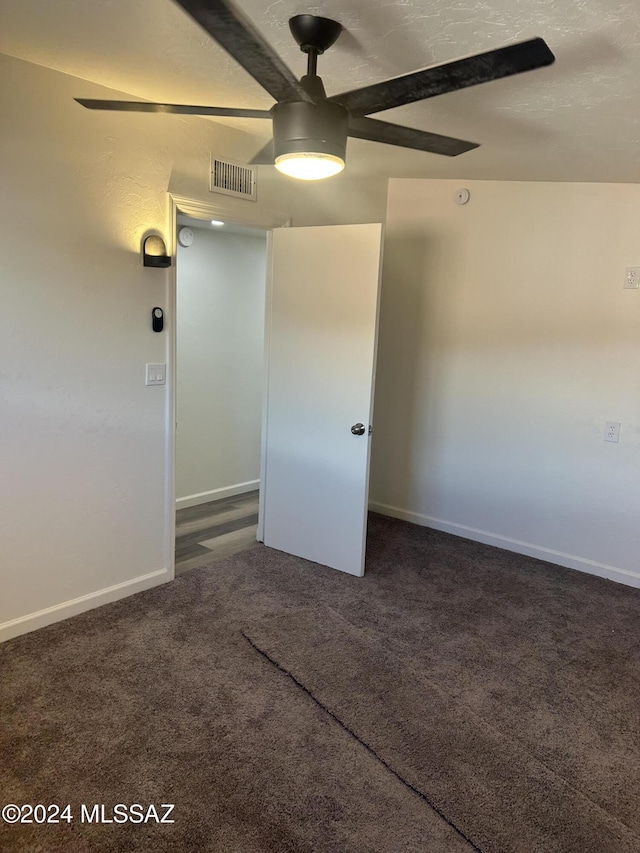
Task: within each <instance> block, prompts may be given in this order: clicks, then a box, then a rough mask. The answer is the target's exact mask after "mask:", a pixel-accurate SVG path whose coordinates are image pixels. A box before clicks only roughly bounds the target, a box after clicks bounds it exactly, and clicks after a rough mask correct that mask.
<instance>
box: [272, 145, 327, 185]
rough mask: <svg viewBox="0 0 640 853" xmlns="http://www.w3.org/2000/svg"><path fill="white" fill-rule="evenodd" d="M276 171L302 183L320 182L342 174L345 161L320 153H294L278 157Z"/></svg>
mask: <svg viewBox="0 0 640 853" xmlns="http://www.w3.org/2000/svg"><path fill="white" fill-rule="evenodd" d="M276 169H277V170H278V171H279V172H282V174H283V175H288V176H289V177H290V178H298V180H300V181H320V180H322V179H323V178H331V177H332V176H333V175H337V174H338V173H339V172H341V171H342V170H343V169H344V160H343V159H342V157H337V156H336V155H335V154H322V153H321V152H319V151H294V152H292V153H291V154H281V155H280V156H279V157H276Z"/></svg>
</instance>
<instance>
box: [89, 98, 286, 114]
mask: <svg viewBox="0 0 640 853" xmlns="http://www.w3.org/2000/svg"><path fill="white" fill-rule="evenodd" d="M74 100H76V101H77V102H78V103H79V104H81V105H82V106H83V107H86V108H87V109H88V110H118V111H119V112H126V113H177V114H179V115H187V116H229V117H231V118H271V112H270V111H269V110H245V109H234V108H232V107H193V106H189V105H188V104H152V103H149V102H148V101H99V100H95V99H94V98H74Z"/></svg>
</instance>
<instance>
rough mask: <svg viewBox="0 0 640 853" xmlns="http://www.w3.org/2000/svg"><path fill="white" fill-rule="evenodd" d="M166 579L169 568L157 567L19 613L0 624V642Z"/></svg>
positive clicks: (168, 577) (161, 582)
mask: <svg viewBox="0 0 640 853" xmlns="http://www.w3.org/2000/svg"><path fill="white" fill-rule="evenodd" d="M169 580H171V578H170V575H169V570H168V569H159V570H158V571H157V572H149V574H147V575H140V576H139V577H137V578H132V579H131V580H128V581H124V582H123V583H117V584H115V585H114V586H109V587H107V588H106V589H99V590H98V591H97V592H90V593H89V594H88V595H81V596H80V598H73V599H72V600H71V601H63V602H62V604H55V605H54V606H53V607H47V608H46V609H45V610H39V611H38V612H37V613H29V614H27V615H26V616H20V617H19V618H18V619H12V620H11V621H9V622H4V623H3V624H1V625H0V643H1V642H4V641H5V640H10V639H11V638H12V637H18V636H19V635H20V634H28V633H29V632H30V631H35V630H36V629H37V628H44V626H45V625H51V624H52V623H53V622H61V621H62V620H63V619H68V618H69V617H70V616H77V615H78V613H84V612H85V611H86V610H93V609H94V607H100V606H101V605H103V604H109V603H110V602H112V601H118V599H120V598H126V597H127V596H129V595H133V594H134V593H136V592H142V591H143V590H145V589H151V587H154V586H159V585H160V584H163V583H166V582H167V581H169Z"/></svg>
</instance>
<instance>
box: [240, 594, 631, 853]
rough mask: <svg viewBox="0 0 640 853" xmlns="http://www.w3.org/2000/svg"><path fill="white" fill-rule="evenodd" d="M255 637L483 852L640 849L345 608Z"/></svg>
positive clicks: (273, 621)
mask: <svg viewBox="0 0 640 853" xmlns="http://www.w3.org/2000/svg"><path fill="white" fill-rule="evenodd" d="M243 634H244V636H245V637H246V638H247V639H248V641H249V642H250V643H251V644H252V645H253V647H254V648H255V649H256V650H257V651H259V652H260V653H261V654H262V655H264V656H265V657H266V658H267V659H268V660H269V661H270V662H271V663H272V664H273V665H274V666H276V667H277V668H278V669H280V670H281V671H282V672H285V673H286V674H287V675H289V676H290V677H291V679H292V680H293V681H294V682H295V683H296V684H297V685H298V686H299V687H300V688H301V689H302V690H304V691H305V692H306V693H308V695H309V696H310V697H311V698H312V699H313V700H314V701H315V702H316V703H317V704H318V705H319V706H320V707H321V708H323V709H324V710H326V711H327V712H328V713H329V714H330V715H331V716H332V717H333V718H334V719H335V720H336V721H337V722H338V723H339V724H340V725H342V726H343V727H344V728H345V729H346V730H347V731H348V732H350V733H351V734H352V735H353V736H354V737H355V738H357V739H358V741H359V742H360V743H361V744H362V745H363V746H364V747H365V748H367V749H368V750H370V751H371V752H372V753H373V754H374V755H375V756H376V757H377V758H378V759H379V760H380V761H381V762H382V763H383V764H384V766H385V767H387V768H388V769H389V770H390V771H391V772H392V773H394V774H395V775H396V776H397V777H398V778H399V779H402V780H403V781H404V782H405V784H406V785H407V786H408V787H409V788H410V789H411V790H413V791H415V792H416V793H419V794H420V795H421V796H422V797H423V798H424V799H425V801H426V802H428V803H429V804H430V805H431V806H432V807H433V808H435V809H436V810H437V811H438V813H439V814H440V815H442V816H443V817H444V818H445V819H446V820H448V821H449V822H450V823H451V824H452V825H453V826H455V827H456V828H457V829H458V830H459V832H460V833H461V834H462V835H463V837H464V838H465V839H467V840H468V841H469V842H470V843H471V844H473V846H474V847H475V848H476V849H478V850H482V851H486V853H527V851H530V850H544V851H547V853H551V851H561V850H580V851H582V853H623V851H627V853H629V851H631V852H632V851H636V850H638V849H639V848H640V836H637V835H636V834H635V833H634V832H632V831H630V830H629V829H628V828H627V827H626V826H624V824H622V823H621V822H620V821H618V820H616V819H615V818H614V817H612V816H611V815H610V814H609V813H608V812H606V811H605V810H604V809H602V808H600V807H598V806H596V805H595V803H594V802H593V801H592V800H590V799H589V798H588V797H586V796H585V795H584V794H581V793H580V792H579V791H576V790H575V789H574V788H573V787H572V786H571V785H569V784H568V783H567V782H565V780H564V779H563V778H562V777H561V776H559V775H558V774H556V773H554V772H553V771H552V770H550V769H549V768H548V767H546V766H545V765H544V764H542V763H541V762H540V761H538V760H537V759H536V758H534V757H533V755H531V753H530V752H529V751H528V750H526V749H524V748H523V747H522V746H520V745H519V744H518V742H517V741H515V740H513V739H512V738H511V737H510V736H509V735H506V734H503V733H500V732H498V731H497V730H496V729H495V728H494V727H493V726H492V725H490V723H488V722H486V721H484V720H482V719H480V718H479V717H477V716H476V714H475V713H474V712H473V711H472V710H471V709H470V708H468V707H467V706H465V705H462V704H460V703H459V702H457V701H455V700H452V699H451V697H450V696H449V695H448V694H447V693H446V692H445V691H443V690H442V689H441V688H440V687H439V686H438V685H437V684H435V683H434V682H433V681H431V680H430V679H428V678H426V677H425V676H424V675H423V674H422V673H421V672H420V670H419V669H417V668H416V667H415V666H414V665H413V663H412V661H411V660H410V659H407V658H406V657H405V656H402V657H401V656H400V655H398V654H395V653H393V652H390V651H389V650H388V649H386V648H385V647H384V646H382V645H381V644H380V643H379V642H377V641H375V640H374V639H373V638H372V637H371V635H370V634H368V633H367V632H365V631H362V630H360V629H358V628H354V627H353V626H352V625H351V624H350V623H349V622H347V621H346V620H344V619H343V618H342V617H340V616H338V615H337V614H335V612H334V611H332V610H329V609H326V610H325V611H324V612H319V611H318V609H317V608H316V609H314V610H312V611H309V610H298V611H293V612H290V613H285V614H281V615H278V616H270V617H266V618H262V619H257V620H253V621H252V622H251V623H250V624H249V625H248V627H247V628H246V629H245V630H244V631H243Z"/></svg>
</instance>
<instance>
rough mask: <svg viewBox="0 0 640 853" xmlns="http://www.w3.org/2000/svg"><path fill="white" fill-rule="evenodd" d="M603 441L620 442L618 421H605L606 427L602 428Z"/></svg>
mask: <svg viewBox="0 0 640 853" xmlns="http://www.w3.org/2000/svg"><path fill="white" fill-rule="evenodd" d="M604 440H605V441H614V442H616V443H617V442H618V441H620V422H619V421H607V423H606V426H605V428H604Z"/></svg>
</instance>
